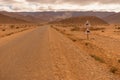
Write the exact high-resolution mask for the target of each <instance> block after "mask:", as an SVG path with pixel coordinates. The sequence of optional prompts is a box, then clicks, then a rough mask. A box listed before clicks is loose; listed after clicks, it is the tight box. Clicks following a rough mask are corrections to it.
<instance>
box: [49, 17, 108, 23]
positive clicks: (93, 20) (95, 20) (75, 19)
mask: <svg viewBox="0 0 120 80" xmlns="http://www.w3.org/2000/svg"><path fill="white" fill-rule="evenodd" d="M86 21H89V22H90V23H91V25H108V23H107V22H106V21H104V20H102V19H100V18H98V17H95V16H80V17H71V18H67V19H63V20H60V21H54V22H51V23H52V24H56V23H58V24H79V25H84V24H85V23H86Z"/></svg>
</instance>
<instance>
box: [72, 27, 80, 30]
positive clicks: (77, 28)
mask: <svg viewBox="0 0 120 80" xmlns="http://www.w3.org/2000/svg"><path fill="white" fill-rule="evenodd" d="M79 30H80V28H79V27H73V28H72V29H71V31H79Z"/></svg>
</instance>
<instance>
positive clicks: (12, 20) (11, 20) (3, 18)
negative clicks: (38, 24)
mask: <svg viewBox="0 0 120 80" xmlns="http://www.w3.org/2000/svg"><path fill="white" fill-rule="evenodd" d="M0 23H1V24H13V23H15V24H16V23H29V22H27V21H25V20H20V19H16V18H13V17H9V16H6V15H3V14H0Z"/></svg>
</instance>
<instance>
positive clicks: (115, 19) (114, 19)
mask: <svg viewBox="0 0 120 80" xmlns="http://www.w3.org/2000/svg"><path fill="white" fill-rule="evenodd" d="M103 19H104V20H105V21H107V22H108V23H111V24H120V13H115V14H113V15H109V16H107V17H104V18H103Z"/></svg>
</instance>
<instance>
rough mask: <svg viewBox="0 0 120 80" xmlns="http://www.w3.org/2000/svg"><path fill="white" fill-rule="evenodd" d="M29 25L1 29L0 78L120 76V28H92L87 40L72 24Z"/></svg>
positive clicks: (104, 79)
mask: <svg viewBox="0 0 120 80" xmlns="http://www.w3.org/2000/svg"><path fill="white" fill-rule="evenodd" d="M31 27H32V28H31ZM31 27H26V28H25V27H24V29H22V28H20V29H16V28H15V29H12V30H9V29H7V28H6V29H5V30H3V29H1V33H2V34H1V39H0V80H119V79H120V77H119V76H120V72H119V71H120V56H119V52H120V51H119V49H120V47H119V46H120V45H119V43H120V40H119V39H120V37H119V36H118V35H119V29H115V28H114V27H113V26H109V28H108V27H104V28H105V29H102V30H94V31H91V33H90V39H89V40H87V39H86V34H85V33H84V31H79V30H78V31H76V30H75V31H74V29H72V28H71V27H60V26H56V25H52V26H51V25H44V26H37V27H36V26H34V25H32V26H31ZM10 28H11V27H10ZM71 29H72V30H71ZM7 30H8V31H7ZM21 30H22V31H21ZM11 32H12V33H13V34H11V35H8V33H11ZM14 33H16V34H14ZM6 34H7V35H6ZM2 35H4V37H3V36H2ZM113 35H114V36H113Z"/></svg>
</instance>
